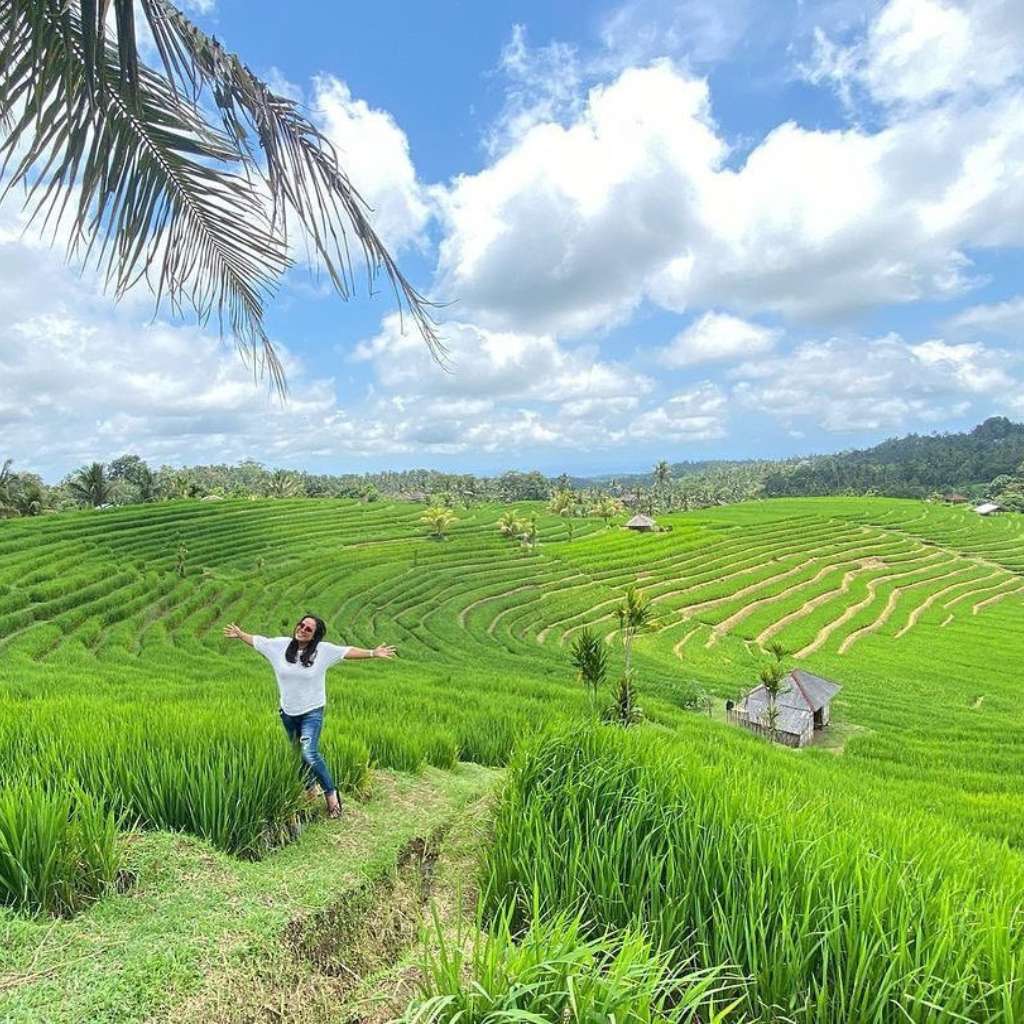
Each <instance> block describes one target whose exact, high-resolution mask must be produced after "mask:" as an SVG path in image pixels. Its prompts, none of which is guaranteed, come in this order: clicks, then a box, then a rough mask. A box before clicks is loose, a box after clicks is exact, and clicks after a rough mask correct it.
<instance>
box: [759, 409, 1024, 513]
mask: <svg viewBox="0 0 1024 1024" xmlns="http://www.w3.org/2000/svg"><path fill="white" fill-rule="evenodd" d="M1022 463H1024V423H1014V422H1012V421H1011V420H1008V419H1007V418H1006V417H1005V416H994V417H992V418H991V419H987V420H985V422H984V423H981V424H979V425H978V426H977V427H975V428H974V429H973V430H971V431H968V432H966V433H950V434H908V435H907V436H906V437H897V438H890V439H889V440H887V441H883V442H882V443H881V444H877V445H875V446H874V447H873V448H865V449H861V450H855V451H847V452H839V453H837V454H835V455H818V456H812V457H810V458H807V459H801V460H798V461H796V462H790V463H787V464H785V465H780V466H778V468H776V469H773V470H772V471H771V472H769V473H768V474H767V475H766V476H765V479H764V494H765V495H766V496H767V497H780V496H783V495H824V494H842V493H847V492H852V493H855V494H863V493H865V492H867V491H877V492H878V493H879V494H886V495H891V496H893V497H924V496H925V495H927V494H930V493H932V492H934V491H966V492H968V493H970V492H976V493H978V492H979V491H980V490H983V489H984V488H985V486H986V485H988V484H989V483H990V482H991V481H992V480H994V479H996V478H997V477H999V476H1003V475H1007V474H1011V475H1012V474H1014V473H1015V472H1017V471H1018V468H1019V467H1020V466H1021V464H1022Z"/></svg>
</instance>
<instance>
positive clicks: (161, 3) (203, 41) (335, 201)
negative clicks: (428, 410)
mask: <svg viewBox="0 0 1024 1024" xmlns="http://www.w3.org/2000/svg"><path fill="white" fill-rule="evenodd" d="M141 4H142V9H143V10H144V11H145V13H146V17H147V19H148V21H149V24H150V27H151V29H152V31H153V36H154V38H155V40H156V43H157V48H158V49H159V51H160V54H161V57H162V60H163V63H164V66H165V68H166V69H167V72H168V77H169V78H170V80H171V81H172V82H173V83H174V84H175V86H176V87H179V88H182V89H184V90H188V91H189V92H190V93H191V95H193V96H198V95H200V94H202V92H203V90H204V89H206V90H208V91H210V92H211V93H212V94H213V96H214V98H215V100H216V107H217V110H218V112H219V114H220V116H221V118H222V120H223V123H224V131H225V134H227V135H228V136H229V137H231V138H232V139H234V140H236V142H237V145H238V147H239V151H240V154H241V155H242V159H243V160H245V161H246V162H247V163H248V164H249V165H250V166H253V167H258V166H259V164H258V163H257V162H256V160H255V156H256V153H255V152H254V151H253V147H252V146H251V144H250V141H249V140H250V138H252V137H255V139H256V141H257V142H258V152H259V153H261V154H262V156H263V157H264V158H265V160H266V167H265V171H264V175H265V179H266V182H267V185H268V186H269V189H270V193H271V197H272V200H273V203H274V220H275V223H279V224H280V225H281V229H282V231H287V218H286V216H285V213H286V211H287V210H288V209H290V210H291V211H292V212H293V213H294V214H295V215H296V216H297V217H298V219H299V221H300V222H301V223H302V225H303V227H304V228H305V230H306V232H307V234H308V236H309V238H310V240H311V241H312V243H313V245H314V247H315V249H316V252H317V255H318V256H319V257H320V259H321V260H322V262H323V265H324V267H325V269H326V271H327V273H328V275H329V276H330V278H331V281H332V283H333V284H334V287H335V288H336V289H337V291H338V292H339V293H340V294H341V295H342V296H343V297H346V298H347V297H348V296H349V295H351V293H352V292H353V291H354V290H355V282H354V276H353V272H352V260H351V253H350V249H349V231H348V229H349V228H350V229H351V230H352V232H353V233H354V235H355V238H356V240H357V242H358V244H359V246H360V248H361V250H362V255H363V258H364V262H365V265H366V268H367V271H368V274H369V277H370V285H371V287H372V284H373V281H374V280H375V279H376V278H377V277H378V275H379V274H380V273H381V272H383V273H384V274H385V275H386V277H387V278H388V280H389V282H390V283H391V286H392V288H393V289H394V292H395V297H396V299H397V300H398V302H399V308H400V309H404V311H406V312H408V313H409V314H410V315H411V317H412V318H413V320H414V322H415V324H416V326H417V328H418V330H419V332H420V334H421V335H422V337H423V339H424V341H426V343H427V345H428V347H429V348H430V351H431V353H432V354H433V355H434V356H435V357H436V358H442V357H443V356H444V354H445V349H444V346H443V344H442V343H441V340H440V338H439V336H438V333H437V323H436V320H435V319H434V316H433V315H432V313H431V310H432V309H434V308H436V305H435V304H434V303H432V302H430V301H428V300H427V299H425V298H424V297H423V296H422V295H421V294H420V293H419V292H418V291H417V290H416V289H415V288H414V287H413V286H412V285H411V284H410V283H409V281H408V280H407V279H406V277H405V276H404V275H403V274H402V272H401V270H400V269H399V267H398V264H397V263H396V261H395V259H394V257H393V256H392V255H391V254H390V253H389V252H388V250H387V247H386V246H385V245H384V243H383V242H382V241H381V239H380V238H379V237H378V235H377V233H376V232H375V231H374V229H373V225H372V224H371V222H370V219H369V212H370V211H369V207H368V205H367V204H366V202H365V201H364V199H363V198H362V196H361V195H360V194H359V192H358V191H357V190H356V189H355V187H354V186H353V185H352V183H351V181H350V180H349V178H348V176H347V175H346V174H345V172H344V170H342V168H341V165H340V163H339V161H338V156H337V153H336V152H335V150H334V147H333V146H332V144H331V142H330V140H329V139H327V138H326V137H325V136H324V135H323V134H322V133H321V132H320V131H319V130H318V129H317V128H316V127H315V126H314V125H312V124H311V123H310V122H309V121H308V120H307V119H306V118H305V117H303V116H302V115H301V113H300V112H299V109H298V106H297V105H296V104H295V102H294V101H292V100H290V99H287V98H286V97H283V96H279V95H277V94H275V93H274V92H273V91H271V89H270V88H269V87H268V86H267V85H266V84H265V83H263V82H262V81H261V80H260V79H259V78H258V77H257V76H256V75H254V74H253V73H252V71H251V70H250V69H249V68H247V67H246V66H245V64H243V63H242V61H241V60H239V58H238V57H237V56H235V55H234V54H233V53H229V52H228V51H227V50H225V49H224V48H223V47H222V46H221V45H220V43H218V42H217V40H216V39H212V38H211V37H209V36H207V35H206V34H205V33H203V32H202V31H201V30H200V29H199V28H198V27H196V26H195V25H194V24H192V22H190V21H189V20H188V18H186V17H185V16H184V15H183V14H182V13H181V11H179V10H178V9H177V8H176V7H174V6H173V5H172V4H170V3H168V2H167V0H141ZM346 225H347V227H346Z"/></svg>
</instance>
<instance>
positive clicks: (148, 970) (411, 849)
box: [0, 765, 495, 1024]
mask: <svg viewBox="0 0 1024 1024" xmlns="http://www.w3.org/2000/svg"><path fill="white" fill-rule="evenodd" d="M494 778H495V774H494V773H493V772H491V771H489V770H487V769H484V768H479V767H477V766H470V765H466V766H460V767H459V768H457V769H456V770H455V771H453V772H439V771H435V770H433V769H427V770H426V771H425V772H424V773H422V775H421V776H417V777H413V776H405V775H394V774H392V773H387V772H379V773H376V774H375V776H374V784H373V792H372V794H371V796H370V797H369V799H368V800H366V801H365V802H363V803H350V804H349V805H348V807H347V808H346V814H345V817H344V818H343V819H342V821H341V822H338V823H333V822H332V823H327V822H324V823H322V824H317V825H314V826H312V827H310V828H308V829H307V830H306V831H305V832H304V833H303V835H302V837H301V838H300V839H299V840H298V841H297V842H295V843H293V844H291V845H290V846H288V847H286V848H284V849H282V850H280V851H278V852H277V853H275V854H273V855H272V856H270V857H268V858H267V859H265V860H264V861H261V862H259V863H251V862H244V861H240V860H238V859H236V858H233V857H230V856H228V855H226V854H223V853H221V852H219V851H217V850H215V849H213V848H212V847H211V846H209V845H208V844H205V843H202V842H200V841H199V840H196V839H193V838H191V837H188V836H184V835H174V834H170V833H148V834H137V833H136V834H130V835H129V836H127V837H126V838H125V840H124V842H125V845H126V847H127V849H126V851H125V857H126V862H127V863H128V865H129V866H130V869H131V870H132V871H133V872H134V873H135V876H136V879H137V882H136V885H135V886H134V887H133V888H132V889H131V890H130V891H128V892H126V893H124V894H121V895H110V896H108V897H107V898H106V899H104V900H103V901H101V902H100V903H98V904H96V905H95V906H94V907H92V908H91V909H90V910H88V911H86V912H84V913H82V914H80V915H78V916H77V917H75V918H73V919H71V920H68V921H56V922H54V921H50V920H46V919H26V918H22V917H17V916H14V915H10V916H8V917H0V945H2V946H3V948H4V954H5V955H4V962H3V969H2V972H0V1020H2V1021H4V1022H5V1024H8V1022H10V1024H15V1022H17V1024H22V1022H25V1024H28V1022H39V1021H46V1022H47V1024H51V1022H52V1024H60V1022H68V1024H71V1022H75V1024H79V1022H82V1021H89V1022H90V1024H103V1022H111V1024H112V1022H115V1021H116V1022H118V1024H122V1022H130V1021H152V1022H157V1021H167V1022H170V1021H174V1022H176V1024H178V1022H182V1021H200V1020H203V1021H211V1020H215V1021H217V1022H222V1021H238V1022H240V1021H263V1020H266V1021H281V1020H288V1021H296V1022H298V1021H312V1020H324V1019H335V1015H336V1013H337V1010H338V1007H339V1005H340V1004H341V1002H342V1001H343V1000H345V999H347V998H352V997H353V995H354V994H355V993H356V992H359V991H361V990H362V989H363V988H365V985H364V981H363V979H364V977H365V978H370V977H374V976H375V975H376V974H377V973H378V972H380V971H381V970H383V969H384V968H386V967H388V966H390V965H391V964H392V963H393V962H394V961H395V960H396V959H397V958H398V957H400V956H401V955H402V954H403V952H404V950H405V948H406V946H407V945H408V943H409V942H411V941H412V939H413V938H414V936H415V931H416V926H417V923H418V916H419V913H420V910H421V907H422V901H423V899H424V897H425V895H426V892H427V890H426V888H425V881H426V879H427V877H428V876H427V875H426V874H425V871H426V869H427V866H428V865H430V863H431V861H432V860H433V859H434V858H435V857H436V856H437V854H438V853H440V852H442V851H444V849H445V845H446V844H445V837H446V836H447V834H448V832H449V830H450V829H451V828H452V826H453V824H455V823H456V822H462V821H466V820H472V819H473V818H474V812H473V810H472V809H473V807H474V806H478V805H479V802H480V801H481V800H482V799H485V798H486V795H487V794H488V793H489V792H490V790H491V789H492V788H493V784H494ZM436 870H437V871H438V872H439V873H441V872H443V871H444V870H446V869H444V868H443V867H437V868H436ZM364 998H367V996H366V995H364ZM328 1009H329V1013H330V1018H328Z"/></svg>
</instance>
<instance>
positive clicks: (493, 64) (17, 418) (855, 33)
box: [0, 0, 1024, 478]
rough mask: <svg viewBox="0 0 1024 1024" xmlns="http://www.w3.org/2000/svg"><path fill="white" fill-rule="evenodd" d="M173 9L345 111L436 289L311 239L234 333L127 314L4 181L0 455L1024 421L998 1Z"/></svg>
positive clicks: (354, 159) (630, 448) (653, 453)
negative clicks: (392, 288)
mask: <svg viewBox="0 0 1024 1024" xmlns="http://www.w3.org/2000/svg"><path fill="white" fill-rule="evenodd" d="M186 6H187V9H188V12H189V14H190V15H191V16H193V17H194V18H195V19H196V20H197V21H198V22H199V23H200V24H201V25H202V26H203V27H204V28H205V29H207V30H208V31H211V32H213V33H214V34H216V36H217V37H218V38H219V39H221V40H222V41H223V42H224V43H225V45H227V46H228V47H229V48H231V49H233V50H235V51H236V52H238V53H239V54H240V55H241V56H242V57H243V58H244V59H245V61H246V62H247V63H248V64H249V65H250V66H251V67H252V68H253V69H254V70H256V71H257V72H258V73H260V74H263V75H265V76H267V78H268V79H269V80H270V81H271V82H272V83H273V84H274V87H275V88H277V89H279V90H280V91H283V92H286V93H288V94H289V95H291V96H293V97H296V98H298V99H300V100H301V101H302V102H303V103H304V104H305V105H306V107H307V109H308V111H309V113H310V116H311V117H312V118H314V119H315V120H316V121H317V123H318V124H319V125H320V126H321V127H322V129H323V130H324V131H325V132H326V133H327V134H328V135H329V136H330V137H331V138H332V140H333V141H334V142H335V144H336V145H337V146H338V148H339V151H340V152H341V154H342V159H343V163H344V164H345V166H346V168H347V169H348V171H349V173H350V175H351V177H352V179H353V181H354V182H355V183H356V185H357V186H358V187H359V188H360V189H361V190H362V192H363V193H364V195H365V196H366V197H367V199H368V200H369V201H370V202H371V204H372V206H373V207H374V211H375V213H374V217H375V223H376V225H377V227H378V229H379V231H380V232H381V233H382V235H383V236H384V237H385V238H386V240H387V241H388V242H389V243H390V245H391V247H392V249H393V251H395V252H396V253H397V254H398V256H399V261H400V263H401V265H402V267H403V269H404V270H405V271H406V273H407V275H408V276H410V277H411V278H412V279H413V280H414V281H415V282H416V283H417V285H419V286H420V288H421V289H422V290H423V291H425V292H426V293H428V294H430V295H432V296H435V297H436V298H437V299H439V300H441V301H444V302H447V303H450V304H449V305H447V306H445V308H444V309H443V311H442V315H441V319H442V334H443V336H444V338H445V340H446V343H447V344H448V347H449V349H450V351H451V366H450V369H449V371H448V372H445V371H442V370H441V369H440V368H438V367H437V366H436V365H435V364H433V363H432V362H431V361H430V360H429V358H428V357H427V356H426V353H425V349H424V346H423V344H422V342H421V341H420V340H419V339H418V338H417V336H416V335H415V333H414V332H413V331H412V330H411V329H410V328H408V327H406V329H405V331H404V332H403V331H402V329H401V328H400V325H399V324H398V322H397V320H396V318H395V316H394V310H393V303H392V302H391V297H390V295H389V294H388V293H387V291H386V289H383V288H382V289H381V290H380V293H379V294H377V295H374V296H367V295H366V294H365V293H363V294H360V295H357V296H356V297H355V298H354V299H353V300H352V301H350V302H348V303H343V302H341V301H340V300H339V299H338V298H337V297H335V296H333V295H332V294H330V292H329V291H328V290H327V289H326V288H325V287H324V286H323V284H322V282H318V281H317V280H316V279H315V277H312V276H311V275H310V273H309V268H308V267H307V266H305V265H304V264H303V262H302V258H301V254H300V253H297V255H298V256H299V257H300V259H299V265H298V266H297V267H296V268H295V269H294V270H293V271H292V272H291V273H290V275H289V277H288V279H287V281H286V282H285V284H284V286H283V287H282V289H281V291H280V293H279V295H278V296H277V298H276V300H275V302H274V303H273V305H272V307H271V309H270V312H269V316H268V323H269V326H270V330H271V334H272V336H273V338H274V339H275V342H276V343H277V344H278V346H279V348H280V350H281V352H282V355H283V358H284V359H285V361H286V364H287V366H288V372H289V380H290V384H291V397H290V399H289V400H288V402H287V403H286V404H283V405H282V404H281V403H280V402H279V401H277V400H276V399H274V397H273V396H272V395H270V394H268V390H267V388H266V386H265V384H260V383H254V382H253V381H252V378H251V375H249V374H248V373H247V371H246V370H245V368H244V366H242V365H241V363H240V361H239V360H238V358H237V356H236V355H235V353H234V352H233V350H232V348H231V345H230V343H229V342H224V341H223V340H221V339H219V338H217V337H215V336H213V335H211V334H210V333H209V331H206V330H203V329H200V328H198V327H196V326H195V325H194V324H190V323H188V322H183V321H174V320H172V319H171V318H170V317H169V316H168V315H167V313H166V311H161V313H160V314H159V315H158V316H157V318H156V319H154V317H153V311H152V307H151V302H150V301H149V300H148V298H147V297H146V296H143V295H132V296H131V297H130V298H129V299H128V300H127V301H125V302H123V303H121V304H120V305H117V306H115V304H114V303H113V302H112V301H111V300H110V299H109V297H106V296H104V295H103V294H102V293H101V291H100V289H99V287H98V285H97V283H96V282H95V281H93V280H92V279H91V278H90V277H89V276H88V275H86V276H84V277H80V276H78V275H76V274H75V273H74V272H73V271H72V270H70V269H68V268H66V267H65V266H64V265H63V264H62V262H61V261H60V259H59V256H58V254H56V253H54V252H53V251H51V250H50V249H49V248H47V247H45V246H43V245H42V244H40V242H39V241H38V240H37V239H35V238H34V237H33V235H32V233H31V232H29V233H28V234H25V235H22V234H21V233H20V231H19V223H18V219H19V214H18V211H17V210H16V209H14V208H13V207H11V206H10V205H9V204H8V205H7V206H5V207H0V304H2V305H3V307H4V308H5V309H6V310H7V314H6V316H5V317H4V323H3V324H0V334H2V337H0V425H2V429H3V442H4V443H3V446H2V454H4V455H10V456H13V457H14V458H15V460H16V463H17V465H18V466H19V467H21V468H31V469H36V470H38V471H40V472H42V473H43V474H44V475H45V476H46V477H48V478H53V477H56V476H59V475H61V474H63V473H64V472H67V471H68V470H70V469H72V468H74V467H76V466H77V465H80V464H81V463H83V462H85V461H91V460H92V459H94V458H99V459H107V458H111V457H114V456H116V455H118V454H121V453H122V452H125V451H135V452H138V453H139V454H141V455H143V456H144V457H146V458H147V459H149V460H150V461H152V462H154V463H157V464H160V463H171V464H180V463H188V462H213V461H237V460H239V459H242V458H256V459H259V460H261V461H264V462H266V463H268V464H271V465H282V466H289V467H295V468H307V469H310V470H316V471H361V470H370V469H382V468H388V467H391V468H404V467H410V466H436V467H438V468H449V469H453V470H460V471H473V472H482V473H490V472H500V471H502V470H503V469H506V468H510V467H517V468H523V469H527V468H540V469H542V470H544V471H547V472H551V473H553V474H554V473H558V472H561V471H563V470H564V471H567V472H570V473H599V472H617V471H625V470H631V469H634V470H635V469H642V468H645V467H648V466H649V465H650V464H651V463H653V461H655V460H657V459H661V458H666V459H669V460H670V461H672V460H681V459H700V458H721V457H754V456H782V455H789V454H795V453H801V452H813V451H828V450H836V449H840V448H848V447H853V446H861V445H866V444H870V443H874V442H875V441H877V440H880V439H882V438H884V437H886V436H892V435H894V434H898V433H904V432H907V431H918V432H930V431H934V430H951V429H961V428H964V427H967V426H971V425H973V424H974V423H976V422H978V421H980V420H981V419H983V418H985V417H986V416H989V415H994V414H1005V415H1010V416H1016V417H1018V418H1024V387H1022V383H1024V359H1022V356H1024V352H1022V348H1021V338H1022V334H1024V332H1022V328H1024V287H1022V286H1021V284H1020V282H1021V271H1022V270H1024V254H1022V249H1024V102H1022V97H1024V92H1022V86H1024V7H1022V6H1021V5H1020V4H1018V3H1016V2H1014V0H878V2H875V0H871V2H867V0H856V2H855V0H820V2H814V3H811V2H797V0H774V2H771V3H767V2H764V0H735V2H733V3H730V4H721V3H712V2H708V0H676V2H671V3H670V2H664V0H620V2H608V3H582V2H576V3H559V4H550V3H530V2H517V3H511V2H489V3H469V2H447V3H442V2H424V3H420V4H410V3H405V2H392V0H386V2H381V3H377V4H374V5H348V4H335V3H326V2H321V3H309V2H307V3H304V4H298V5H295V4H287V5H285V4H279V3H269V2H246V3H242V2H237V0H191V2H190V3H189V4H187V5H186Z"/></svg>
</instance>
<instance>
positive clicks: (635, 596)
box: [615, 587, 654, 675]
mask: <svg viewBox="0 0 1024 1024" xmlns="http://www.w3.org/2000/svg"><path fill="white" fill-rule="evenodd" d="M615 615H616V618H617V619H618V620H619V633H620V634H621V635H622V649H623V652H624V655H625V659H626V675H632V673H633V641H634V640H635V639H636V637H637V636H638V635H639V634H640V633H646V632H647V631H648V630H650V629H652V628H653V627H654V609H653V608H652V607H651V602H650V599H649V598H648V597H647V596H646V595H645V594H643V593H642V592H641V591H639V590H637V589H636V587H628V588H627V589H626V596H625V599H624V600H623V602H622V604H620V605H619V607H618V608H616V610H615Z"/></svg>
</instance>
